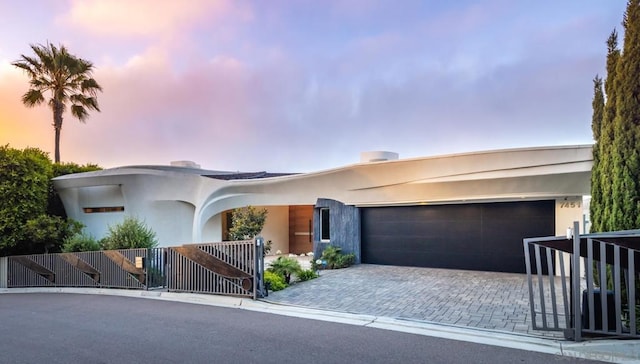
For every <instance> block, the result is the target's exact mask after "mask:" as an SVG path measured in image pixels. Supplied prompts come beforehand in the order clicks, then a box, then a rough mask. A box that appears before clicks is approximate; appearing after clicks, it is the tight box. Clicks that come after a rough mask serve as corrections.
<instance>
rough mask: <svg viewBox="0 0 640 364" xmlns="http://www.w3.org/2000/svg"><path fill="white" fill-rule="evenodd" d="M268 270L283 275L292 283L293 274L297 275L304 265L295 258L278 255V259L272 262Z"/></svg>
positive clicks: (286, 281) (286, 280)
mask: <svg viewBox="0 0 640 364" xmlns="http://www.w3.org/2000/svg"><path fill="white" fill-rule="evenodd" d="M267 270H268V271H271V272H273V273H275V274H278V275H280V276H282V277H283V278H284V281H285V283H286V284H289V283H291V274H296V275H297V274H298V272H300V271H301V270H302V267H300V263H298V261H297V260H295V259H294V258H289V257H278V259H276V260H274V261H273V262H271V266H270V267H269V268H268V269H267Z"/></svg>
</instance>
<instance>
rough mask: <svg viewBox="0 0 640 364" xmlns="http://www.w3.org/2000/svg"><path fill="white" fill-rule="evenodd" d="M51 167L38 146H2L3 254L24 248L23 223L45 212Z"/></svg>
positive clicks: (0, 239)
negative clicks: (19, 148)
mask: <svg viewBox="0 0 640 364" xmlns="http://www.w3.org/2000/svg"><path fill="white" fill-rule="evenodd" d="M51 170H52V167H51V161H50V160H49V157H48V156H47V154H46V153H44V152H43V151H41V150H39V149H35V148H27V149H24V150H18V149H14V148H10V147H9V146H8V145H5V146H2V147H0V201H2V203H1V204H0V255H7V254H13V253H15V252H18V251H24V250H25V249H24V248H21V247H20V245H22V243H24V241H25V239H26V237H27V236H26V234H25V229H24V226H25V225H26V223H27V221H29V220H31V219H36V218H38V217H39V216H40V215H42V214H45V212H46V206H47V196H48V186H49V179H50V177H51Z"/></svg>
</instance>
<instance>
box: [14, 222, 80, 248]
mask: <svg viewBox="0 0 640 364" xmlns="http://www.w3.org/2000/svg"><path fill="white" fill-rule="evenodd" d="M83 227H84V225H83V224H82V223H81V222H79V221H75V220H72V219H65V218H61V217H59V216H51V215H46V214H42V215H39V216H37V217H36V218H34V219H31V220H29V221H27V223H26V224H25V225H24V233H25V237H26V241H25V244H23V246H22V249H23V250H25V252H28V253H31V254H40V253H45V254H46V253H58V252H60V251H61V250H62V245H63V242H64V241H65V239H67V238H69V237H71V236H74V235H76V234H79V233H80V232H81V231H82V228H83Z"/></svg>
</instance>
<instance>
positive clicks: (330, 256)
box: [311, 245, 356, 270]
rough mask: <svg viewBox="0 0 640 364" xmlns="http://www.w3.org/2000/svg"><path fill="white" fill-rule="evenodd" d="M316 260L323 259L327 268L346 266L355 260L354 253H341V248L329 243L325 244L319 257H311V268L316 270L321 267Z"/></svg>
mask: <svg viewBox="0 0 640 364" xmlns="http://www.w3.org/2000/svg"><path fill="white" fill-rule="evenodd" d="M318 261H325V262H326V266H325V268H327V269H338V268H347V267H349V266H351V265H353V264H354V263H355V262H356V255H355V254H343V253H342V248H340V247H337V246H333V245H329V246H327V247H326V248H325V249H324V251H323V252H322V255H321V256H320V258H319V259H313V258H312V259H311V268H312V269H313V270H318V269H320V268H323V267H322V266H321V265H320V263H318Z"/></svg>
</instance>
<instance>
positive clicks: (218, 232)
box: [202, 213, 222, 243]
mask: <svg viewBox="0 0 640 364" xmlns="http://www.w3.org/2000/svg"><path fill="white" fill-rule="evenodd" d="M202 241H203V242H206V243H217V242H220V241H222V213H220V214H216V215H213V216H212V217H211V218H210V219H209V220H207V222H206V223H205V224H204V227H203V228H202Z"/></svg>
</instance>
